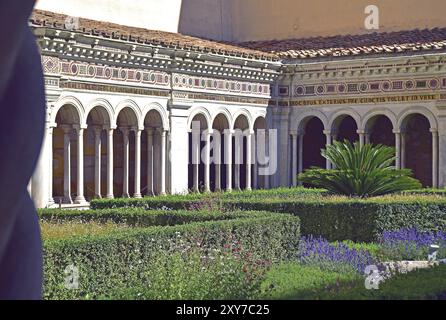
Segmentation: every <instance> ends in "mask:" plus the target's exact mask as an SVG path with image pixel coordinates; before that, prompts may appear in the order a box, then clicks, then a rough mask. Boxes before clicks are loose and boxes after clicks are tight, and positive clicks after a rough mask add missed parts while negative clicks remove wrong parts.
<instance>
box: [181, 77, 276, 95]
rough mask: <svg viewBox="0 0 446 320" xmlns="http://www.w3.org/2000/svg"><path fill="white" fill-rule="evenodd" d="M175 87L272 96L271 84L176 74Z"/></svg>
mask: <svg viewBox="0 0 446 320" xmlns="http://www.w3.org/2000/svg"><path fill="white" fill-rule="evenodd" d="M172 85H173V87H174V88H175V89H191V90H197V89H198V90H206V91H221V92H231V93H237V94H245V95H246V94H249V95H262V96H269V95H270V86H269V84H260V83H251V82H242V81H234V80H225V79H213V78H205V77H195V76H189V75H181V74H174V75H173V83H172Z"/></svg>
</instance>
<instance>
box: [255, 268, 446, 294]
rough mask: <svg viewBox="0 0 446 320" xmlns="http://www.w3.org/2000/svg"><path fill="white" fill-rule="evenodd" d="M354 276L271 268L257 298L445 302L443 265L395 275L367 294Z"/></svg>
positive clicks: (301, 269)
mask: <svg viewBox="0 0 446 320" xmlns="http://www.w3.org/2000/svg"><path fill="white" fill-rule="evenodd" d="M364 282H365V279H364V277H362V276H359V275H358V274H356V273H336V272H327V271H325V270H322V269H320V268H318V267H313V266H302V265H299V264H295V263H285V264H282V265H280V266H277V267H273V268H272V269H271V270H270V271H269V272H268V273H267V274H266V277H265V280H264V281H263V283H262V286H261V288H262V293H261V295H260V298H267V299H269V298H272V299H305V300H405V299H417V300H419V299H441V300H444V299H445V298H446V265H442V266H439V267H435V268H430V269H422V270H417V271H413V272H410V273H407V274H397V275H394V276H393V277H392V278H390V279H388V280H386V281H385V282H383V283H381V284H380V286H379V290H367V289H366V288H365V286H364Z"/></svg>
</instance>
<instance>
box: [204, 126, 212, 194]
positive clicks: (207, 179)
mask: <svg viewBox="0 0 446 320" xmlns="http://www.w3.org/2000/svg"><path fill="white" fill-rule="evenodd" d="M204 139H205V146H204V192H210V191H211V161H210V152H211V149H210V144H211V134H210V132H209V130H206V131H205V132H204Z"/></svg>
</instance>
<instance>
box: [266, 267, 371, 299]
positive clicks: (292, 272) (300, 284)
mask: <svg viewBox="0 0 446 320" xmlns="http://www.w3.org/2000/svg"><path fill="white" fill-rule="evenodd" d="M361 281H362V282H364V278H363V277H362V276H360V275H358V274H357V273H356V272H353V271H351V272H336V271H327V270H324V269H321V268H320V267H318V266H308V265H301V264H298V263H283V264H280V265H278V266H274V267H272V268H271V270H270V271H269V272H267V274H266V275H265V278H264V280H263V282H262V284H261V293H260V296H259V297H258V298H259V299H280V300H282V299H314V298H315V297H317V295H318V294H319V293H321V292H324V291H326V290H328V288H330V287H333V286H336V285H338V284H340V283H342V284H343V285H344V286H346V285H347V284H351V285H352V286H353V285H355V284H356V283H358V282H361Z"/></svg>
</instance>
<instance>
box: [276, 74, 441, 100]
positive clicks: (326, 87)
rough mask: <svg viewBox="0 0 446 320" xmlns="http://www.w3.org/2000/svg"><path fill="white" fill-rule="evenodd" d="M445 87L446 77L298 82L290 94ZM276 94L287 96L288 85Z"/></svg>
mask: <svg viewBox="0 0 446 320" xmlns="http://www.w3.org/2000/svg"><path fill="white" fill-rule="evenodd" d="M445 88H446V78H420V79H413V78H410V79H396V80H376V81H361V82H337V83H323V84H308V85H305V84H299V85H295V86H293V91H292V96H294V97H311V96H325V95H327V96H328V95H352V94H374V93H388V92H405V91H407V92H413V91H422V90H424V91H426V90H439V89H445ZM278 96H289V87H288V86H279V90H278Z"/></svg>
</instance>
